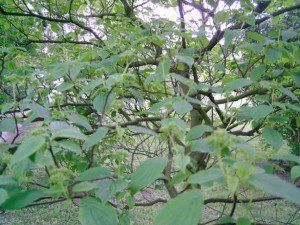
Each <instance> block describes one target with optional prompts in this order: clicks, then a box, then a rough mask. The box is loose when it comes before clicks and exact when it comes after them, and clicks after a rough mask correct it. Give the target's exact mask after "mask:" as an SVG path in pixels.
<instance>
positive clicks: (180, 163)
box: [174, 155, 191, 171]
mask: <svg viewBox="0 0 300 225" xmlns="http://www.w3.org/2000/svg"><path fill="white" fill-rule="evenodd" d="M190 162H191V158H190V157H189V156H187V155H175V156H174V163H175V165H176V166H177V167H178V168H179V169H180V170H181V171H185V169H186V166H187V165H188V164H189V163H190Z"/></svg>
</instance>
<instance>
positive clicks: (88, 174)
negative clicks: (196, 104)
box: [76, 166, 111, 181]
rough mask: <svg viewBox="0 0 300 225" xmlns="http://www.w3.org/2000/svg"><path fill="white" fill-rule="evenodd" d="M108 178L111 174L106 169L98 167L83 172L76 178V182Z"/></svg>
mask: <svg viewBox="0 0 300 225" xmlns="http://www.w3.org/2000/svg"><path fill="white" fill-rule="evenodd" d="M110 176H111V172H110V171H109V170H108V169H106V168H104V167H101V166H99V167H93V168H90V169H88V170H86V171H84V172H83V173H81V174H80V175H79V176H78V177H77V178H76V181H88V180H97V179H103V178H107V177H110Z"/></svg>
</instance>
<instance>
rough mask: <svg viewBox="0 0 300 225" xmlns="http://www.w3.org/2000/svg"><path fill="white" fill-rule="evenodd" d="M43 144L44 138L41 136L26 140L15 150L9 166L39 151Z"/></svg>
mask: <svg viewBox="0 0 300 225" xmlns="http://www.w3.org/2000/svg"><path fill="white" fill-rule="evenodd" d="M44 144H45V138H44V137H42V136H33V137H30V138H28V139H26V140H25V141H24V142H23V143H22V144H21V145H20V146H19V147H18V149H17V151H16V152H15V154H14V155H13V156H12V158H11V161H10V163H11V165H13V164H16V163H18V162H21V161H23V160H24V159H27V158H28V157H29V156H31V155H32V154H34V153H36V152H37V151H38V150H40V149H41V148H42V147H43V145H44Z"/></svg>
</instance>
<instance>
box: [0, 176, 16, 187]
mask: <svg viewBox="0 0 300 225" xmlns="http://www.w3.org/2000/svg"><path fill="white" fill-rule="evenodd" d="M6 185H17V181H16V180H15V179H14V178H12V177H3V176H0V186H6Z"/></svg>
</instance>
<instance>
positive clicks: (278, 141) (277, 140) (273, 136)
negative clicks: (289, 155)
mask: <svg viewBox="0 0 300 225" xmlns="http://www.w3.org/2000/svg"><path fill="white" fill-rule="evenodd" d="M262 137H263V138H264V139H265V141H266V142H267V143H268V144H270V145H271V146H273V147H274V148H275V149H280V147H281V146H282V145H283V138H282V136H281V134H280V133H279V132H278V131H276V130H274V129H272V128H270V127H269V126H266V127H264V129H263V130H262Z"/></svg>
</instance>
